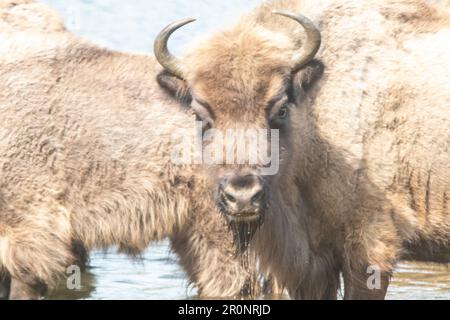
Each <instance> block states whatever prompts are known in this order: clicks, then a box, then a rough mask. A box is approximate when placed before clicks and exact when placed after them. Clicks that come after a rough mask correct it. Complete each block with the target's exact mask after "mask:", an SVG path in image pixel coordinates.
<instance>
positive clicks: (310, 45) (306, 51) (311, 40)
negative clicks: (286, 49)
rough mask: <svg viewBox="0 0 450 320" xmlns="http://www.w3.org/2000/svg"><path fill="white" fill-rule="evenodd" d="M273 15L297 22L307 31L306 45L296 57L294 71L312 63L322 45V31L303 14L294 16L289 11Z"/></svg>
mask: <svg viewBox="0 0 450 320" xmlns="http://www.w3.org/2000/svg"><path fill="white" fill-rule="evenodd" d="M273 13H274V14H278V15H280V16H285V17H287V18H290V19H292V20H295V21H297V22H298V23H300V24H301V25H302V27H303V28H304V29H305V31H306V43H305V44H304V45H303V46H302V48H301V49H300V52H298V53H297V54H296V55H295V56H294V66H293V70H292V71H293V72H295V71H298V70H300V69H301V68H302V67H303V66H304V65H305V64H307V63H308V62H309V61H311V60H312V59H313V58H314V56H315V55H316V53H317V51H318V50H319V48H320V43H321V35H320V31H319V29H318V28H317V27H316V26H315V25H314V23H313V22H312V21H311V20H309V19H308V18H307V17H305V16H303V15H301V14H294V13H291V12H287V11H273Z"/></svg>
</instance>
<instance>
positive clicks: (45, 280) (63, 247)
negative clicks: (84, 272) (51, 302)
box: [3, 207, 76, 299]
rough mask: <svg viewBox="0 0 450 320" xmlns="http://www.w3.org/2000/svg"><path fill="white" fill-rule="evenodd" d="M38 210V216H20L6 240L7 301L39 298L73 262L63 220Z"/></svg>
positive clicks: (65, 224)
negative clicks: (8, 277)
mask: <svg viewBox="0 0 450 320" xmlns="http://www.w3.org/2000/svg"><path fill="white" fill-rule="evenodd" d="M39 209H41V210H37V209H36V212H38V213H39V214H35V215H28V214H27V215H25V214H23V215H22V216H23V219H22V220H21V223H19V224H17V225H15V226H14V228H11V232H10V236H9V237H8V239H7V240H6V246H7V247H6V249H5V250H4V253H3V264H4V267H5V268H6V270H7V271H8V273H9V274H10V276H11V291H10V295H9V298H10V299H36V298H39V297H41V296H42V295H43V294H44V293H45V291H46V289H47V287H54V286H56V285H57V283H58V281H59V279H60V277H61V276H62V275H64V273H65V272H66V269H67V267H68V266H70V265H71V264H73V263H74V261H76V259H75V257H74V254H73V252H72V250H73V249H72V239H71V238H70V236H71V230H70V223H68V222H67V221H66V220H65V219H66V217H65V216H61V215H58V214H57V211H56V210H55V211H51V212H54V214H50V213H47V212H49V211H48V210H45V211H44V209H47V208H42V207H41V208H39ZM16 215H18V214H17V213H16ZM5 253H6V254H5Z"/></svg>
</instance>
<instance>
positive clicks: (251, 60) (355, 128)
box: [160, 0, 450, 299]
mask: <svg viewBox="0 0 450 320" xmlns="http://www.w3.org/2000/svg"><path fill="white" fill-rule="evenodd" d="M273 9H283V10H288V11H292V12H299V13H302V14H304V15H305V16H307V17H309V18H310V19H312V20H313V21H315V22H316V23H317V24H318V26H319V27H320V29H321V32H322V37H323V42H322V43H323V45H322V49H321V50H320V51H319V53H318V55H317V57H316V59H317V60H315V61H312V62H310V63H309V64H308V65H307V66H305V67H304V68H303V69H302V70H300V71H299V72H298V73H297V74H294V75H291V74H290V62H289V61H290V58H291V57H292V55H293V53H294V52H295V51H296V50H298V48H299V47H300V45H301V39H302V33H303V30H302V28H301V27H300V26H299V25H298V24H296V23H294V22H292V21H290V20H287V19H286V18H283V17H277V16H274V15H273V14H272V13H271V12H272V10H273ZM449 27H450V20H449V15H448V10H446V9H443V8H440V7H439V6H438V5H432V4H430V3H428V2H425V1H420V0H384V1H359V0H345V1H336V0H335V1H331V0H330V1H328V0H322V1H314V2H313V1H309V2H305V3H303V1H294V0H280V1H269V2H268V3H267V4H265V5H263V6H261V7H260V8H259V9H257V10H256V11H255V12H253V13H252V14H251V15H249V16H246V17H244V18H243V19H242V20H241V21H240V23H239V24H237V25H236V26H235V27H233V28H230V29H228V30H225V31H221V32H218V33H216V34H214V35H213V36H212V37H210V38H208V39H206V40H205V41H203V42H201V43H200V44H199V45H197V46H195V47H194V48H193V49H192V50H191V51H190V52H189V53H188V54H187V56H186V57H184V58H183V59H182V61H183V68H184V70H185V78H186V83H185V84H182V87H184V88H183V89H180V88H178V90H175V89H174V88H172V89H171V91H177V92H185V93H188V94H189V95H190V97H191V98H192V100H193V102H192V104H191V105H192V107H193V109H194V110H199V109H201V108H202V106H203V107H204V106H205V105H206V104H208V105H209V108H210V109H211V111H209V114H210V115H212V117H211V118H213V119H214V123H213V125H214V127H215V128H218V129H228V128H236V127H246V128H249V127H253V128H268V127H273V124H271V120H270V119H269V118H268V112H267V106H268V105H269V102H271V103H270V105H273V108H275V111H276V110H277V109H278V108H280V106H282V105H284V104H285V103H286V102H287V101H289V109H290V110H289V112H290V119H289V121H288V122H287V123H284V124H283V126H282V127H281V128H280V130H281V143H280V144H281V145H282V147H283V151H282V154H281V169H280V173H279V175H278V176H277V177H272V178H267V180H268V181H269V182H270V185H271V210H269V211H268V212H266V216H265V223H264V224H263V226H262V227H261V228H260V229H259V232H258V233H257V235H256V239H255V244H254V246H253V247H252V248H253V250H254V251H255V252H256V253H257V254H258V256H259V258H260V260H261V266H262V267H263V268H265V269H266V270H267V271H268V272H270V273H272V274H273V275H274V276H275V277H276V278H277V279H278V281H280V283H281V284H283V285H284V286H285V287H286V288H287V289H288V291H289V293H290V295H291V296H292V297H294V298H307V299H312V298H313V299H316V298H317V299H319V298H322V299H324V298H329V299H331V298H336V295H337V291H338V287H339V274H340V273H342V274H343V276H344V282H345V298H346V299H365V298H384V296H385V294H386V290H387V286H388V283H389V277H390V274H391V272H392V270H393V268H394V266H395V263H396V262H397V261H398V260H399V259H401V258H406V257H408V258H421V259H426V260H431V261H440V262H449V261H450V259H449V257H450V255H449V251H450V250H449V249H450V220H449V219H448V217H449V213H450V212H449V194H450V190H449V181H450V167H449V165H448V164H449V163H450V157H449V154H450V153H449V151H450V150H449V149H450V139H449V132H450V120H449V119H450V113H449V110H450V109H449V106H450V95H449V90H448V83H449V81H450V65H449V64H448V59H447V58H446V57H447V56H448V51H449V49H450V48H449V45H448V39H449V37H450V30H449ZM299 40H300V41H299ZM164 78H166V79H164ZM169 78H170V76H167V75H166V76H164V75H161V76H160V83H161V84H163V86H166V87H170V85H171V82H170V80H169ZM178 85H179V84H178ZM280 93H281V94H280ZM274 97H275V98H276V99H275V100H274ZM184 100H188V101H190V100H191V99H184ZM273 102H275V103H273ZM201 116H202V115H199V117H201ZM235 169H236V168H231V169H230V168H229V167H221V168H214V171H213V173H212V179H211V182H210V183H211V189H213V188H215V186H216V185H217V180H218V179H220V177H221V176H222V175H223V174H226V173H227V172H230V171H232V170H235ZM370 266H373V267H374V268H376V269H377V270H379V271H380V280H381V287H380V288H378V289H373V290H371V289H369V288H368V286H367V280H368V277H369V276H370V274H369V273H368V267H370Z"/></svg>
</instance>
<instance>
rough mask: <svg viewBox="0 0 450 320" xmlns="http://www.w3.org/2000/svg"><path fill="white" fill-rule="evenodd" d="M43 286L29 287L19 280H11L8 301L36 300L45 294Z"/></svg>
mask: <svg viewBox="0 0 450 320" xmlns="http://www.w3.org/2000/svg"><path fill="white" fill-rule="evenodd" d="M44 288H45V286H43V285H29V284H26V283H24V282H22V281H20V280H17V279H12V280H11V291H10V293H9V299H10V300H37V299H39V298H40V297H41V296H42V295H43V294H44V292H45V289H44Z"/></svg>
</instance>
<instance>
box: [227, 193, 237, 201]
mask: <svg viewBox="0 0 450 320" xmlns="http://www.w3.org/2000/svg"><path fill="white" fill-rule="evenodd" d="M225 198H227V200H228V201H230V202H232V203H235V202H236V198H235V197H233V196H232V195H231V194H229V193H225Z"/></svg>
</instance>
